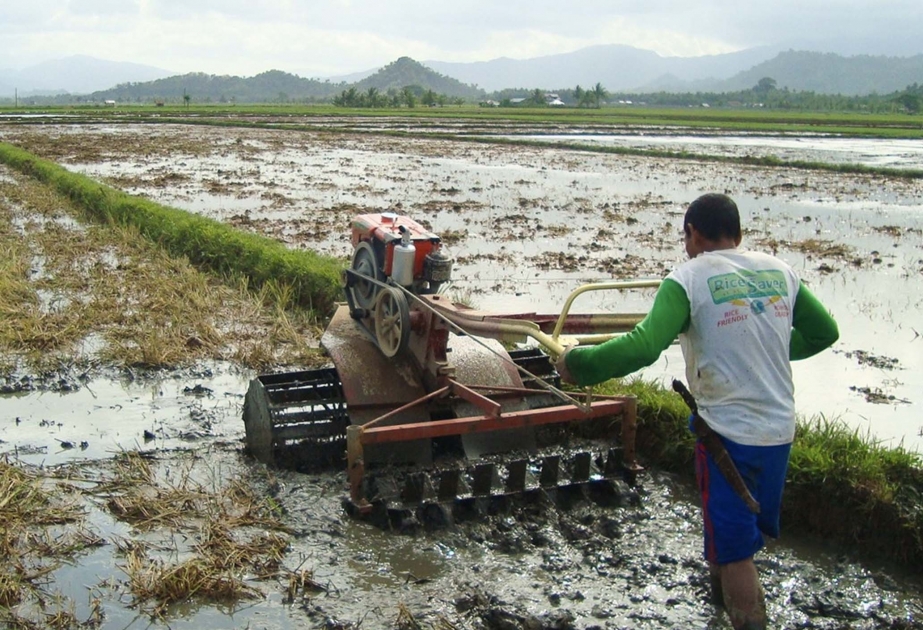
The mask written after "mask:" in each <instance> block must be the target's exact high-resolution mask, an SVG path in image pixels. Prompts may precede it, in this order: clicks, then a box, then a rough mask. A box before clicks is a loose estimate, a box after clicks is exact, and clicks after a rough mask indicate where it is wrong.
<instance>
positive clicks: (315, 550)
mask: <svg viewBox="0 0 923 630" xmlns="http://www.w3.org/2000/svg"><path fill="white" fill-rule="evenodd" d="M36 134H39V136H40V138H39V137H37V136H36ZM44 137H51V138H55V139H56V142H57V143H58V147H59V148H60V147H64V148H63V149H62V150H64V151H65V153H64V154H63V155H60V156H55V157H56V159H58V160H59V161H61V162H63V163H64V164H65V165H67V166H69V167H70V168H74V169H76V170H79V171H81V172H85V173H88V174H90V175H92V176H95V177H103V178H108V179H109V181H111V182H113V183H115V184H117V185H119V186H121V187H123V188H125V189H126V190H128V191H129V192H134V193H139V194H144V195H147V196H150V197H152V198H155V199H157V200H159V201H161V202H164V203H168V204H170V205H175V206H177V207H182V208H188V209H190V210H194V211H197V212H202V213H203V214H207V215H209V216H213V217H215V218H219V219H221V220H226V221H229V222H232V223H235V224H237V225H241V226H244V227H246V228H248V229H254V230H257V231H260V232H263V233H266V234H269V235H273V236H275V237H277V238H280V239H283V240H285V241H286V242H288V243H290V244H291V245H292V246H293V247H312V248H317V249H321V250H323V251H327V252H330V253H335V254H341V255H344V256H346V255H347V254H348V249H349V247H348V237H347V234H346V229H347V226H348V220H349V218H350V216H352V215H353V214H354V213H356V212H363V211H379V210H383V209H392V210H397V211H402V212H405V213H407V214H410V215H411V216H414V217H415V218H417V219H422V220H424V221H427V222H429V224H430V225H431V226H432V228H433V229H434V230H435V231H437V232H440V233H442V234H443V235H444V236H445V238H446V241H447V242H449V243H450V244H451V249H452V251H453V254H454V255H455V256H456V258H457V260H458V264H457V267H456V271H455V278H456V282H455V286H454V287H453V290H454V291H458V292H459V294H465V295H467V296H468V297H471V298H473V300H474V301H475V302H477V303H478V304H479V305H480V306H482V307H484V308H517V309H520V308H521V309H523V310H533V309H538V310H545V311H556V310H557V309H559V308H560V305H561V304H562V303H563V300H564V298H565V297H566V295H567V293H568V292H569V291H570V290H571V289H572V288H573V287H574V286H576V285H578V284H579V283H581V282H584V281H592V280H598V279H604V278H605V279H608V278H611V277H638V276H644V277H659V276H661V275H662V274H663V273H665V272H666V271H668V270H669V269H670V268H671V267H672V265H674V264H676V263H677V262H679V261H680V260H681V258H680V251H679V249H680V248H679V219H680V218H681V213H682V209H683V207H684V205H685V204H686V203H688V201H690V200H691V199H692V198H694V197H695V196H696V195H697V194H698V193H699V192H701V191H705V190H726V191H728V192H730V193H731V194H732V195H734V196H735V197H736V198H737V199H738V202H739V203H740V205H741V207H742V210H743V212H744V213H745V218H744V220H745V222H746V224H747V225H748V226H750V228H751V231H749V232H748V234H747V236H746V238H747V239H748V240H749V241H751V242H753V243H755V244H760V245H762V246H764V247H767V248H772V249H776V250H777V251H778V253H779V255H781V256H783V257H785V258H786V259H788V260H790V261H791V262H792V263H793V264H794V265H795V266H796V267H797V268H798V269H799V271H800V272H801V274H802V276H803V277H804V279H805V280H806V281H807V282H809V283H810V284H811V286H812V289H813V290H814V291H815V292H816V293H817V294H818V295H819V296H820V297H821V299H822V300H824V301H825V303H827V304H828V306H830V308H831V309H832V310H833V312H834V314H835V315H836V317H837V319H838V321H839V322H840V325H841V329H842V340H841V342H840V343H839V344H838V346H837V348H835V351H834V352H830V353H827V354H826V355H824V356H823V357H818V358H817V359H813V360H812V361H811V362H810V363H806V364H805V366H804V367H803V368H802V366H798V367H797V371H796V381H797V387H798V396H799V398H798V404H799V408H800V409H801V410H802V412H803V413H814V412H815V411H823V412H825V413H827V414H828V415H836V414H842V415H843V417H844V418H845V419H847V420H850V421H855V422H858V423H860V424H857V426H863V427H869V428H871V429H872V430H873V431H874V432H875V433H876V435H881V436H883V438H885V439H888V438H897V437H898V436H900V437H902V438H903V439H904V440H905V443H908V442H911V443H912V442H914V440H915V439H919V438H917V436H916V431H918V427H919V426H920V424H921V423H920V421H919V419H918V418H917V417H914V416H918V414H913V413H912V410H913V409H914V408H918V406H919V404H920V403H919V400H915V398H918V397H919V396H918V394H917V392H918V391H919V388H913V387H911V386H910V385H908V384H907V383H911V384H912V383H914V382H916V381H915V380H914V378H913V377H914V376H919V374H920V371H921V370H923V365H921V364H920V356H921V355H923V353H921V352H919V348H920V347H923V346H921V344H923V340H921V339H920V338H919V335H918V334H915V333H916V332H917V331H919V332H923V326H921V324H920V323H918V322H919V319H918V318H919V315H918V313H919V312H920V310H919V306H920V304H919V300H920V299H921V298H920V296H921V295H923V292H921V291H920V288H921V287H920V284H921V276H923V273H921V271H923V262H921V259H923V250H921V247H923V237H921V228H923V225H921V221H923V220H921V216H923V209H921V205H920V204H921V201H920V200H921V199H923V195H921V194H920V193H921V190H920V184H917V183H912V182H904V181H893V182H891V181H889V182H879V181H875V180H870V179H865V178H856V177H842V176H833V175H823V174H817V173H808V172H799V171H785V170H772V171H767V170H761V169H750V168H739V169H738V168H733V167H729V166H727V165H723V166H720V167H719V166H714V165H707V164H695V163H673V162H669V161H665V160H650V159H640V158H631V159H629V158H614V157H606V156H592V155H581V154H579V153H574V152H569V151H563V150H561V151H559V150H533V149H513V148H496V149H495V148H485V147H469V146H467V145H455V144H451V143H446V142H431V141H422V140H421V141H413V140H390V139H376V138H363V137H359V136H356V137H344V138H336V137H335V138H333V139H331V138H328V137H319V136H311V135H303V134H297V135H296V134H286V133H284V132H261V131H229V130H206V129H202V130H200V129H190V128H171V127H144V128H135V127H119V128H112V129H100V128H95V127H80V128H70V127H62V126H50V127H45V128H43V129H42V130H41V131H33V130H22V129H18V128H9V129H7V128H2V127H0V138H2V139H3V140H4V141H13V142H17V141H18V142H21V143H22V144H23V146H25V147H27V148H28V147H29V146H30V143H34V144H36V146H37V145H38V143H39V140H40V139H41V138H44ZM68 137H72V138H76V139H77V144H79V145H84V146H86V147H93V148H94V149H95V150H96V151H97V153H96V155H95V157H94V159H92V160H89V159H85V158H84V159H82V160H81V159H78V158H80V157H81V154H80V151H79V150H77V149H76V148H74V146H73V145H69V144H68V142H69V140H68V139H67V138H68ZM191 141H192V142H195V143H196V144H198V145H201V146H203V147H205V148H206V150H205V151H197V152H195V153H193V152H184V151H183V149H182V148H181V147H182V146H183V145H184V143H188V142H191ZM125 147H128V148H130V150H127V149H125ZM807 239H815V240H816V241H820V243H815V244H814V245H813V246H812V247H805V246H804V245H803V243H804V241H806V240H807ZM834 246H842V247H843V248H845V250H842V249H837V248H836V247H834ZM876 260H878V262H876ZM650 297H651V296H650V293H649V292H639V293H637V294H632V295H626V296H616V295H593V296H592V297H587V298H586V302H585V303H584V302H581V303H580V306H581V307H582V309H586V310H602V309H620V310H643V308H644V306H645V305H646V304H648V303H649V300H650ZM680 366H681V358H679V356H678V354H677V353H676V352H674V351H673V350H672V349H671V351H670V352H668V353H667V355H666V356H665V358H664V359H663V360H662V362H661V364H659V365H658V366H655V367H654V368H653V369H652V370H650V371H649V374H650V375H654V376H656V375H658V374H664V375H675V374H677V373H679V371H680V370H681V367H680ZM250 376H252V375H250V374H246V373H240V372H239V371H238V370H236V369H235V368H234V367H233V366H229V365H213V366H208V367H204V368H201V369H199V370H196V371H191V372H188V371H187V372H183V373H176V374H168V375H161V377H160V378H153V377H149V376H144V375H120V376H119V378H113V379H99V380H94V381H92V382H83V381H81V380H80V379H79V378H78V377H75V378H74V379H73V380H71V381H69V382H67V383H65V384H64V385H63V386H62V385H61V384H57V385H56V384H53V383H49V384H36V391H31V392H29V391H24V392H21V393H20V394H18V395H6V396H4V397H3V398H2V406H3V415H4V422H3V433H2V434H0V439H2V440H4V442H5V443H4V444H2V445H0V447H2V448H3V450H4V451H5V452H7V453H14V454H17V455H18V456H20V457H21V458H24V459H26V458H28V460H29V461H31V462H34V463H45V464H54V463H58V462H62V461H82V460H83V459H85V458H88V457H90V458H98V457H107V456H108V455H111V454H112V453H113V452H116V451H118V450H120V449H133V448H140V449H142V450H149V451H152V452H159V453H161V455H160V457H161V458H162V460H163V465H164V466H168V467H169V466H179V463H178V461H179V460H181V459H182V458H183V457H184V455H183V454H182V453H181V452H180V453H174V452H172V451H170V450H168V449H172V448H174V447H178V446H182V445H191V446H192V448H193V449H194V450H195V452H198V453H200V454H204V455H205V457H206V458H207V461H208V462H209V463H210V464H209V465H211V466H214V467H216V468H220V469H221V471H222V474H224V475H227V476H241V477H245V478H252V479H253V483H255V484H260V483H265V481H264V477H263V476H262V475H259V474H258V473H259V469H260V467H259V466H255V465H254V464H253V463H252V462H250V461H249V460H247V459H246V458H244V457H243V456H242V454H241V453H240V452H239V439H240V438H241V436H242V433H243V431H242V426H241V422H240V403H241V397H242V394H243V393H244V391H245V389H246V383H247V381H248V379H249V377H250ZM852 387H856V388H857V390H858V389H859V388H862V387H867V388H868V389H869V392H870V393H872V394H874V392H875V390H876V389H877V390H881V393H882V394H883V396H884V400H882V401H881V402H870V401H869V400H867V398H868V396H867V395H865V394H863V393H862V392H860V391H857V390H853V389H851V388H852ZM25 389H26V390H28V389H29V388H28V387H26V388H25ZM67 390H73V391H67ZM811 392H813V395H811ZM805 394H809V395H807V396H806V395H805ZM889 395H893V396H895V399H889V398H888V396H889ZM873 398H874V397H873ZM898 399H900V400H903V399H906V400H908V402H900V401H899V400H898ZM13 418H19V422H18V423H17V422H14V421H12V420H13ZM861 423H864V424H861ZM145 431H147V432H149V433H150V434H151V435H153V436H154V439H152V440H151V441H150V442H145ZM889 432H890V433H889ZM62 442H67V443H69V444H70V447H69V448H65V447H64V446H63V444H62ZM83 442H86V447H83V445H82V443H83ZM26 447H28V448H26ZM266 491H267V493H273V494H274V495H275V496H276V498H277V500H278V501H279V503H280V505H282V506H283V508H284V509H285V511H286V520H287V521H288V522H289V523H290V524H291V525H292V526H293V527H294V528H295V530H296V533H295V534H294V536H293V538H292V545H291V549H290V552H289V554H288V556H287V558H286V562H285V566H286V567H287V568H288V569H290V570H297V569H299V568H308V569H310V570H311V571H312V573H313V578H314V580H315V581H316V582H317V583H318V584H319V585H320V586H321V587H322V588H320V589H315V590H312V591H310V592H308V593H306V594H302V595H299V596H298V597H297V598H296V599H295V601H293V602H286V601H284V600H285V597H284V593H285V583H284V580H283V579H279V580H278V581H273V580H269V581H262V582H260V583H259V584H260V587H261V588H262V589H263V591H264V593H265V594H266V599H264V600H261V601H257V602H255V603H243V604H240V605H238V606H231V607H207V606H205V607H189V608H184V609H182V610H179V611H175V614H174V616H172V617H171V618H170V619H169V620H168V623H169V626H170V627H189V628H194V627H216V628H217V627H247V626H249V627H269V628H301V627H305V628H358V627H362V628H392V627H398V625H399V624H398V616H399V613H400V606H401V605H403V606H404V607H405V610H406V611H409V613H410V614H412V615H413V617H414V619H415V620H416V621H417V622H418V623H419V624H420V625H421V626H422V627H432V628H450V627H457V628H674V627H677V628H678V627H682V628H727V627H729V626H728V624H727V622H726V618H725V617H724V616H723V615H722V614H721V613H720V612H718V611H716V609H715V608H714V607H713V606H711V605H710V604H709V603H708V594H707V581H706V580H705V572H704V565H703V562H702V560H701V550H700V545H701V542H700V534H699V521H698V513H697V508H696V503H695V499H694V496H693V495H692V492H691V489H690V488H689V487H688V485H687V484H686V482H684V481H682V480H680V479H676V478H673V477H670V476H667V475H664V474H661V473H656V472H652V473H650V474H648V475H646V476H645V477H644V478H643V479H642V481H641V485H640V487H639V488H638V489H637V490H636V491H635V492H629V491H625V492H624V494H623V495H622V496H621V497H620V498H617V499H616V500H610V501H608V502H606V503H603V504H600V503H597V502H593V501H584V502H576V503H574V504H572V505H567V506H563V505H562V506H558V505H556V504H555V503H554V502H553V501H551V500H550V499H549V500H547V501H544V502H540V503H538V504H523V505H516V506H513V507H512V508H511V509H510V510H508V511H504V512H501V513H498V514H484V515H482V516H480V517H479V518H476V519H473V520H470V521H464V522H460V523H458V524H457V525H456V526H455V527H454V528H452V529H450V530H442V531H437V532H430V531H421V532H418V533H417V534H416V535H413V536H410V535H395V534H390V533H384V532H380V531H378V530H376V529H374V528H371V527H369V526H366V525H364V524H362V523H359V522H356V521H351V520H349V519H347V518H346V517H345V515H344V513H343V511H342V509H341V506H340V499H341V498H342V496H343V494H344V492H345V487H344V482H343V478H342V475H341V474H326V475H300V474H295V473H289V472H282V473H278V475H277V478H276V482H275V483H273V484H271V487H267V489H266ZM93 523H94V525H95V527H96V528H97V529H98V530H99V531H100V532H102V534H103V535H104V536H107V537H108V536H116V535H121V534H122V533H123V532H122V530H121V529H120V526H119V524H118V523H116V522H114V521H112V520H111V519H110V518H109V517H108V516H107V515H106V514H105V513H103V512H99V511H97V512H94V513H93ZM848 551H849V550H843V549H828V548H825V547H824V546H823V545H821V544H820V543H818V542H817V541H802V540H794V539H791V537H786V538H784V539H783V541H782V542H780V543H776V544H773V545H771V546H770V547H769V548H768V549H767V551H766V552H765V553H762V554H760V556H759V563H760V570H761V573H762V575H763V576H764V584H765V585H766V589H767V598H768V602H769V609H770V615H771V617H772V618H773V619H774V620H775V623H776V626H777V627H785V628H806V627H811V628H845V627H850V628H889V627H895V628H907V627H923V624H921V623H920V621H919V619H920V617H921V615H923V602H921V599H920V596H919V593H920V592H921V586H920V584H919V582H918V579H917V578H915V577H914V576H908V575H906V574H900V573H897V572H895V571H893V570H888V569H885V568H882V567H876V566H871V565H869V564H860V563H858V562H854V561H851V560H849V557H850V556H849V554H848ZM118 562H119V560H118V558H117V557H116V555H115V553H114V551H113V549H112V545H109V546H108V547H103V548H100V549H99V550H97V551H94V552H92V553H91V554H88V555H87V556H85V557H84V558H83V559H82V560H81V561H80V562H79V563H78V564H77V566H75V567H65V568H63V569H61V570H60V572H59V573H58V574H57V575H56V579H57V582H58V583H59V584H60V585H61V588H62V590H64V591H65V592H66V594H68V595H70V596H72V597H73V598H74V600H75V601H81V602H83V601H85V600H86V598H85V594H84V590H83V587H82V586H76V585H85V584H95V585H99V584H103V583H108V580H110V579H112V580H116V581H118V580H119V579H124V576H123V575H122V573H121V572H120V571H119V570H118V568H117V564H118ZM71 585H74V586H71ZM101 590H105V589H102V588H101ZM106 593H107V594H106V595H105V596H104V598H105V604H106V607H107V611H108V612H109V615H108V617H107V623H106V627H113V628H115V627H142V626H146V625H147V623H148V620H147V618H146V617H145V616H144V615H138V614H137V613H136V611H134V610H133V609H131V608H130V606H129V604H128V602H127V600H126V598H125V597H124V596H122V595H120V593H119V591H118V589H111V590H109V591H106ZM81 606H82V604H81ZM81 610H82V609H81ZM78 612H79V611H78ZM405 621H406V619H405ZM404 627H412V626H410V625H406V623H405V625H404Z"/></svg>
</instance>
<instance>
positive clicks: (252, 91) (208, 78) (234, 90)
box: [88, 70, 345, 103]
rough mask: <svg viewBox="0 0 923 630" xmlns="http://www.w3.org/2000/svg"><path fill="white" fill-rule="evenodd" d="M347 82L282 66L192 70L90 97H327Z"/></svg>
mask: <svg viewBox="0 0 923 630" xmlns="http://www.w3.org/2000/svg"><path fill="white" fill-rule="evenodd" d="M344 86H345V84H343V83H331V82H330V81H319V80H317V79H304V78H302V77H299V76H296V75H294V74H289V73H287V72H282V71H281V70H269V71H267V72H263V73H260V74H258V75H256V76H254V77H246V78H245V77H235V76H216V75H213V74H205V73H202V72H193V73H190V74H183V75H177V76H173V77H168V78H166V79H158V80H156V81H149V82H147V83H123V84H121V85H117V86H116V87H114V88H112V89H108V90H101V91H98V92H94V93H92V94H90V95H89V96H88V98H89V100H94V101H103V100H109V99H111V100H115V101H148V102H150V101H172V102H177V101H182V100H183V97H184V96H187V95H188V96H189V98H191V99H192V100H193V101H194V102H196V103H203V102H211V103H228V102H238V103H271V102H289V101H292V100H296V101H304V100H312V99H325V98H328V97H330V96H332V95H334V94H336V93H337V92H338V91H340V90H341V89H343V87H344Z"/></svg>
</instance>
